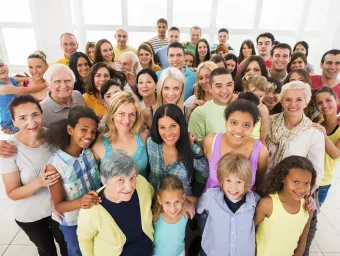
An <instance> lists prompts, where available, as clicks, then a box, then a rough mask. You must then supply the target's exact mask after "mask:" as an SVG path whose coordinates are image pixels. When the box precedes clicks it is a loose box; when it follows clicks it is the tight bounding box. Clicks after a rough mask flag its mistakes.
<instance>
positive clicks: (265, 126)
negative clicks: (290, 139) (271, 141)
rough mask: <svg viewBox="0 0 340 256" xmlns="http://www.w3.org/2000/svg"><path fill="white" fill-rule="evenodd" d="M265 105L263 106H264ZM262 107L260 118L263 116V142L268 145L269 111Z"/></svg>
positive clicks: (261, 138)
mask: <svg viewBox="0 0 340 256" xmlns="http://www.w3.org/2000/svg"><path fill="white" fill-rule="evenodd" d="M262 105H263V104H262ZM262 105H261V107H260V116H261V137H260V140H261V142H262V143H263V144H264V145H266V144H265V143H266V137H267V133H268V118H269V111H268V108H267V107H266V106H264V105H263V106H262Z"/></svg>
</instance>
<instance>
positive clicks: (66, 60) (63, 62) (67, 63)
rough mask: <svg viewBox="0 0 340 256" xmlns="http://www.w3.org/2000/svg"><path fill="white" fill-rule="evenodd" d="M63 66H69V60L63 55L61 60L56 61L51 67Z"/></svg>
mask: <svg viewBox="0 0 340 256" xmlns="http://www.w3.org/2000/svg"><path fill="white" fill-rule="evenodd" d="M57 63H58V64H64V65H66V66H69V65H70V59H69V58H66V57H65V55H64V57H63V58H61V59H60V60H57V61H56V62H54V63H52V64H51V65H53V64H57Z"/></svg>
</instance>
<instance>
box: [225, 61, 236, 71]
mask: <svg viewBox="0 0 340 256" xmlns="http://www.w3.org/2000/svg"><path fill="white" fill-rule="evenodd" d="M226 64H227V70H228V71H229V72H230V73H232V72H233V71H234V70H235V68H236V62H235V61H234V60H231V59H230V60H227V62H226Z"/></svg>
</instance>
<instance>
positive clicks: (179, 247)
mask: <svg viewBox="0 0 340 256" xmlns="http://www.w3.org/2000/svg"><path fill="white" fill-rule="evenodd" d="M187 222H188V221H187V220H186V219H185V218H184V216H182V218H181V219H180V220H179V221H178V222H177V223H174V224H169V223H167V222H165V221H164V219H163V217H162V214H160V216H159V220H158V221H156V222H154V223H153V226H154V229H155V244H154V254H155V256H179V255H181V254H182V253H183V252H184V247H185V246H184V238H185V227H186V226H187Z"/></svg>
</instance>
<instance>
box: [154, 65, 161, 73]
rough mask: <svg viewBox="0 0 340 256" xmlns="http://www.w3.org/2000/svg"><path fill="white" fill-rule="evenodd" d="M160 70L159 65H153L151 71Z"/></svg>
mask: <svg viewBox="0 0 340 256" xmlns="http://www.w3.org/2000/svg"><path fill="white" fill-rule="evenodd" d="M160 70H162V68H161V67H160V66H159V65H154V66H153V71H155V72H157V71H160Z"/></svg>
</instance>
